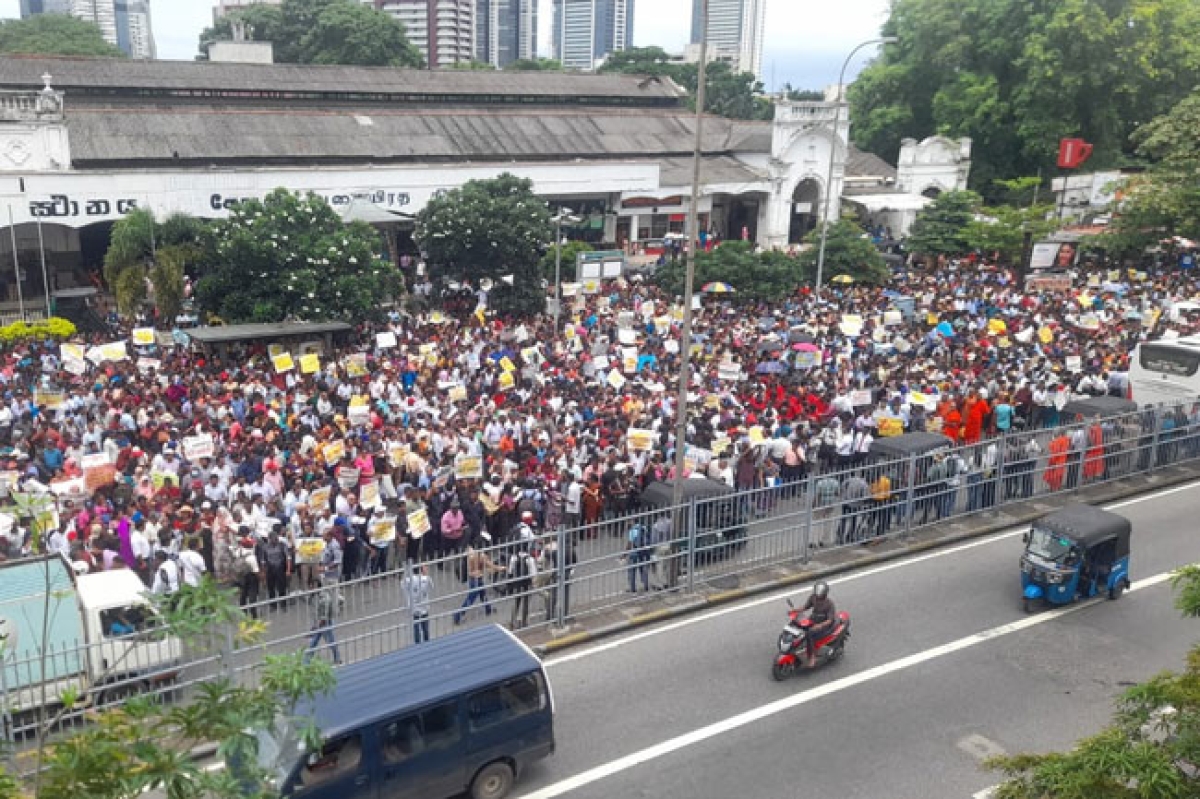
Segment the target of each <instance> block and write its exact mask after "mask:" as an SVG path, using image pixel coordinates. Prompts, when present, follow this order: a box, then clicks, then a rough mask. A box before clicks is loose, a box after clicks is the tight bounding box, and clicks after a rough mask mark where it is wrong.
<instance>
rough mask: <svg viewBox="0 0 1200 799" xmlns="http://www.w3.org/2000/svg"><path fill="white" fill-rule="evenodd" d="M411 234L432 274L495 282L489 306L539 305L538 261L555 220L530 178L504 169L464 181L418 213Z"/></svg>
mask: <svg viewBox="0 0 1200 799" xmlns="http://www.w3.org/2000/svg"><path fill="white" fill-rule="evenodd" d="M414 238H415V239H416V241H417V244H419V245H420V247H421V251H422V252H423V253H424V254H425V258H426V260H427V261H428V262H429V265H430V267H431V270H432V274H433V275H434V276H435V277H445V278H448V279H451V280H464V279H465V280H470V281H472V282H476V281H479V280H481V279H483V278H489V279H491V280H492V281H493V283H494V284H495V285H496V288H495V289H494V290H493V292H492V296H491V298H490V301H489V304H490V305H491V307H493V308H497V309H499V310H504V311H524V312H531V311H533V312H536V311H540V310H541V309H542V308H543V307H544V305H545V292H544V291H543V290H542V284H541V278H542V276H541V274H539V271H538V260H539V259H540V258H541V254H542V251H543V250H544V249H545V248H546V245H548V244H549V243H550V242H552V241H553V240H554V224H553V223H552V222H551V221H550V211H549V209H547V207H546V203H545V201H544V200H541V199H539V198H538V197H537V195H535V194H534V193H533V182H532V181H530V180H526V179H523V178H518V177H516V176H514V175H511V174H509V173H507V172H506V173H504V174H502V175H500V176H499V177H496V178H492V179H490V180H472V181H468V182H467V183H465V184H464V185H463V186H462V188H459V189H454V190H452V191H448V192H446V193H445V194H442V195H441V196H439V197H435V198H433V199H432V200H430V201H429V204H428V205H426V206H425V208H424V209H423V210H422V211H421V212H420V213H419V214H417V227H416V231H415V233H414ZM510 276H511V277H510Z"/></svg>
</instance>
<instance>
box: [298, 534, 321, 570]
mask: <svg viewBox="0 0 1200 799" xmlns="http://www.w3.org/2000/svg"><path fill="white" fill-rule="evenodd" d="M323 554H325V540H324V539H322V538H297V539H296V562H297V563H304V564H314V563H320V562H321V555H323Z"/></svg>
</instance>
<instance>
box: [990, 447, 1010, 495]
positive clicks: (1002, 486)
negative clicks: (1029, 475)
mask: <svg viewBox="0 0 1200 799" xmlns="http://www.w3.org/2000/svg"><path fill="white" fill-rule="evenodd" d="M1007 452H1008V433H1007V432H1005V433H1001V434H1000V437H999V438H997V439H996V468H995V470H994V472H993V474H992V479H993V480H995V484H994V485H993V486H992V507H993V508H996V507H999V506H1001V505H1004V504H1007V503H1008V496H1007V494H1006V492H1007V491H1008V481H1007V480H1006V479H1005V477H1006V475H1005V471H1006V470H1005V465H1004V464H1005V461H1004V455H1005V453H1007Z"/></svg>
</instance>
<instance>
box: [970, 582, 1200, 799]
mask: <svg viewBox="0 0 1200 799" xmlns="http://www.w3.org/2000/svg"><path fill="white" fill-rule="evenodd" d="M1173 584H1174V586H1175V589H1176V591H1177V594H1176V597H1175V606H1176V608H1178V609H1179V611H1180V612H1181V613H1182V614H1183V615H1184V616H1185V617H1187V618H1192V619H1194V618H1197V617H1200V567H1196V566H1187V567H1185V568H1183V569H1181V570H1180V571H1179V572H1177V573H1176V574H1175V576H1174V578H1173ZM1168 708H1169V710H1167V709H1168ZM1198 733H1200V646H1195V647H1193V648H1192V650H1191V651H1190V652H1189V653H1188V656H1187V660H1186V662H1185V666H1184V671H1183V672H1182V673H1178V674H1173V673H1170V672H1167V673H1164V674H1160V675H1158V676H1156V677H1153V678H1151V679H1150V680H1149V681H1148V682H1145V683H1142V684H1141V685H1137V686H1135V687H1133V688H1131V689H1129V690H1128V691H1126V692H1125V694H1124V695H1123V696H1122V697H1121V699H1120V700H1119V701H1118V706H1117V712H1116V715H1115V718H1114V719H1113V723H1112V724H1111V725H1110V726H1109V727H1107V728H1106V729H1104V730H1103V731H1101V732H1100V733H1098V734H1097V735H1094V736H1092V737H1090V738H1087V739H1085V740H1083V741H1081V742H1080V743H1079V744H1078V746H1076V747H1075V748H1074V749H1073V750H1071V751H1070V752H1054V753H1050V754H1040V755H1015V756H1011V757H1008V756H1006V757H1001V758H996V759H995V760H993V761H991V762H990V763H989V765H990V767H991V768H993V769H996V770H998V771H1000V772H1002V773H1003V774H1004V775H1005V777H1006V779H1007V781H1006V782H1005V783H1004V784H1003V785H1001V786H1000V787H999V788H997V790H996V793H995V797H996V799H1047V798H1048V797H1053V799H1185V798H1186V797H1194V796H1196V795H1197V793H1198V792H1200V779H1197V776H1196V765H1197V764H1200V734H1198Z"/></svg>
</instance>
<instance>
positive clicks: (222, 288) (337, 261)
mask: <svg viewBox="0 0 1200 799" xmlns="http://www.w3.org/2000/svg"><path fill="white" fill-rule="evenodd" d="M383 247H384V244H383V240H382V238H381V236H380V235H379V233H378V232H377V231H376V230H375V229H373V228H372V227H371V226H370V225H367V224H365V223H362V222H355V223H351V224H346V223H345V222H343V221H342V219H341V218H340V217H339V216H338V215H337V213H335V212H334V210H333V208H331V207H330V205H329V203H327V202H325V200H323V199H321V198H320V197H317V196H316V195H313V194H309V195H307V196H305V197H302V196H300V195H299V194H295V193H293V192H290V191H288V190H287V189H275V190H274V191H272V192H271V193H270V194H268V195H267V196H266V197H265V198H263V199H262V200H247V201H245V202H241V203H237V204H236V205H235V206H234V207H233V208H232V209H231V210H230V214H229V218H228V219H222V220H219V221H217V222H214V223H213V224H212V227H211V232H210V235H209V236H208V239H207V242H206V248H205V253H204V256H203V263H202V268H201V271H200V274H201V277H200V280H199V281H198V282H197V284H196V297H197V299H198V300H199V302H200V305H201V307H202V308H204V309H205V310H207V311H210V312H213V313H215V314H217V315H218V316H220V317H221V318H222V319H224V320H225V321H226V322H279V321H282V320H284V319H289V318H295V319H301V320H304V321H320V320H325V319H340V320H355V321H357V320H361V319H371V318H375V317H377V316H378V315H379V313H380V310H379V309H380V304H381V303H383V302H386V301H387V300H388V298H390V297H394V296H395V295H396V294H397V293H398V292H399V288H400V273H399V272H398V271H397V270H396V268H395V267H394V266H393V265H391V264H390V263H388V262H387V261H385V260H384V259H383V258H381V257H380V255H379V253H380V252H381V251H382V249H383Z"/></svg>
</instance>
